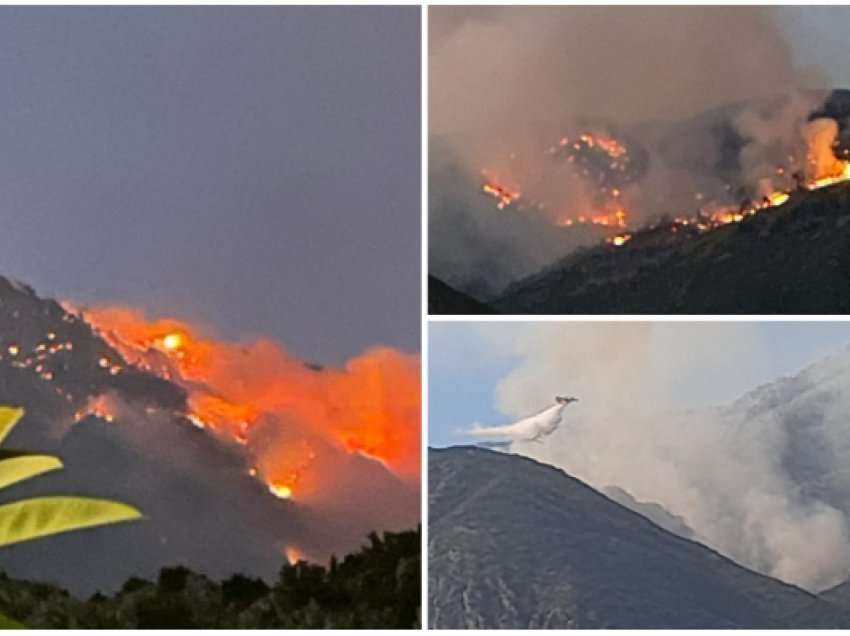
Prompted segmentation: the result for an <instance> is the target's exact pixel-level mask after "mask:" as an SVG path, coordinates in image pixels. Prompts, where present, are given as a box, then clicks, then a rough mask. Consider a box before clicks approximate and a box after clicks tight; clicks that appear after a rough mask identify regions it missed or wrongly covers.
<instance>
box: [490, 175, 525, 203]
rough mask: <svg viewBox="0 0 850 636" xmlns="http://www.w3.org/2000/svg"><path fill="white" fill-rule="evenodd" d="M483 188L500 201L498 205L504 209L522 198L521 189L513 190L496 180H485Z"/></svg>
mask: <svg viewBox="0 0 850 636" xmlns="http://www.w3.org/2000/svg"><path fill="white" fill-rule="evenodd" d="M485 176H486V174H485ZM481 190H482V192H484V193H486V194H489V195H490V196H491V197H493V198H494V199H496V200H497V201H498V203H497V204H496V207H497V208H498V209H500V210H504V209H505V208H506V207H507V206H509V205H511V204H512V203H513V202H514V201H517V200H518V199H519V198H520V193H519V191H515V190H511V189H510V188H508V187H507V186H504V185H501V184H499V183H497V182H496V181H485V182H484V184H483V185H482V186H481Z"/></svg>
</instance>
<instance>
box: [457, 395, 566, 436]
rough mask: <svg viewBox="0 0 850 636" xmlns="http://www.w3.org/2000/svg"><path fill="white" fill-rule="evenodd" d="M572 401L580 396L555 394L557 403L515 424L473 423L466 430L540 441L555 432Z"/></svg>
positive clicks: (476, 434) (475, 434)
mask: <svg viewBox="0 0 850 636" xmlns="http://www.w3.org/2000/svg"><path fill="white" fill-rule="evenodd" d="M570 402H578V398H574V397H561V396H560V395H558V396H555V404H553V405H552V406H549V407H546V408H545V409H543V410H542V411H540V412H539V413H535V414H534V415H530V416H528V417H525V418H523V419H521V420H519V421H517V422H514V423H513V424H507V425H505V426H481V425H480V424H473V425H472V428H471V429H470V430H468V431H466V432H467V433H468V434H470V435H474V436H475V437H506V438H508V439H509V440H510V441H512V442H540V441H541V438H542V437H546V436H547V435H551V434H552V433H554V432H555V431H556V430H557V428H558V425H559V424H560V423H561V412H562V411H563V410H564V407H565V406H566V405H567V404H569V403H570Z"/></svg>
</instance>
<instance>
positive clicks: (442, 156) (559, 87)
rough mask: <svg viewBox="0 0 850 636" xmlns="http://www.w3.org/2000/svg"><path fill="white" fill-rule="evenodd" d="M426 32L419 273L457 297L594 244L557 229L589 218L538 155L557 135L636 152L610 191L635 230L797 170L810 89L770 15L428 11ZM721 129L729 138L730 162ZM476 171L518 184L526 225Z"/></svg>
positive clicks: (818, 83)
mask: <svg viewBox="0 0 850 636" xmlns="http://www.w3.org/2000/svg"><path fill="white" fill-rule="evenodd" d="M430 20H431V23H430V24H431V26H430V37H431V43H430V44H431V48H430V58H429V64H430V91H429V99H430V104H429V108H430V111H429V125H430V133H431V148H432V156H431V177H430V192H431V200H430V204H429V207H430V215H431V216H430V226H431V228H430V229H431V236H432V239H431V241H430V242H429V249H430V258H431V261H430V262H431V267H432V272H434V273H435V274H436V275H438V276H440V277H442V278H446V279H447V280H449V281H450V282H453V283H454V284H455V285H457V286H459V287H461V288H465V289H467V290H469V291H478V290H484V291H485V293H486V292H489V293H491V294H492V293H494V292H493V291H492V290H499V289H501V288H502V287H504V285H505V284H507V283H508V282H510V280H512V278H516V277H519V276H523V275H526V274H528V273H531V272H533V271H535V270H537V269H539V268H540V267H541V263H548V262H551V261H552V260H553V259H554V258H556V257H558V256H563V255H565V254H567V253H568V252H570V251H571V250H573V249H575V247H576V246H579V245H586V244H589V243H592V242H595V241H598V240H599V238H600V233H599V232H598V231H597V232H595V233H590V234H588V233H585V234H584V235H583V236H575V235H574V233H572V232H561V231H559V230H560V228H555V227H554V225H556V224H557V223H559V222H562V221H563V219H565V218H577V217H579V216H580V215H588V214H590V213H591V212H592V211H593V210H594V209H598V206H599V201H598V197H597V196H596V188H597V187H598V185H599V184H598V183H597V182H596V181H594V179H592V178H587V177H588V175H582V174H580V173H577V172H576V171H571V170H570V169H569V167H568V166H566V165H565V164H564V163H563V162H556V161H554V160H553V157H552V155H551V154H550V153H547V152H546V150H547V149H549V148H551V147H552V146H553V144H557V143H558V140H559V139H561V138H562V137H563V136H565V135H566V136H569V137H570V138H571V139H573V138H575V136H576V135H577V134H579V133H580V132H582V131H594V132H596V133H597V134H598V133H607V134H611V135H613V136H615V137H618V138H622V139H625V140H626V141H627V142H630V143H627V146H629V147H631V148H633V149H636V148H639V149H642V150H643V151H644V152H645V156H642V157H634V162H635V163H636V164H638V167H639V168H640V169H641V174H640V175H637V176H639V178H638V179H635V180H634V181H632V182H631V183H629V184H627V185H625V186H624V187H623V188H622V190H623V192H622V199H621V200H622V201H623V202H625V203H626V204H627V207H628V211H629V213H630V217H631V223H632V224H633V225H635V224H641V223H643V222H648V221H651V220H654V219H655V218H657V217H658V216H660V215H663V214H681V213H688V214H690V213H692V212H695V211H696V209H697V208H698V207H699V205H700V204H701V203H702V202H708V201H712V200H714V199H717V200H718V203H720V204H740V203H741V198H743V197H745V196H760V195H762V194H763V191H764V190H765V189H766V188H767V187H768V182H767V181H765V179H772V180H773V181H776V182H777V184H779V183H788V182H790V175H791V173H792V172H794V167H792V168H790V169H788V170H787V175H786V176H785V179H780V178H779V175H777V174H776V168H777V165H785V164H786V163H787V157H788V155H789V154H791V153H790V152H789V151H794V152H795V153H796V155H797V158H798V159H802V157H801V153H799V152H797V151H798V150H799V146H800V145H801V144H802V143H803V141H804V140H803V136H802V126H801V121H804V120H803V118H804V117H805V115H807V114H808V113H810V112H811V111H812V110H813V109H814V108H815V107H816V106H817V105H818V104H819V103H821V102H822V101H823V99H824V96H823V95H822V94H818V95H815V94H812V93H806V92H805V91H806V90H807V89H811V88H822V87H823V86H824V83H823V79H822V78H821V77H820V76H819V75H818V73H816V72H815V71H813V70H811V69H801V68H799V67H798V66H797V65H796V64H795V60H794V59H793V56H792V54H791V50H790V47H789V45H788V43H787V42H786V40H785V37H784V35H783V33H782V31H781V29H780V27H779V25H778V23H777V19H776V13H775V10H774V9H773V8H770V7H743V6H739V7H698V6H692V7H628V6H617V7H578V6H576V7H521V8H520V7H498V8H493V7H486V8H485V7H482V8H470V7H464V8H457V7H435V8H434V9H433V10H432V11H431V12H430ZM781 95H787V96H790V97H789V98H788V100H787V101H782V100H780V101H779V102H778V103H777V102H776V99H775V98H777V97H778V96H781ZM770 98H773V99H772V101H771V99H770ZM766 100H767V101H768V102H769V103H766ZM732 104H736V105H737V106H736V107H735V108H736V109H737V110H736V111H735V112H732V111H730V112H728V113H726V112H725V111H723V108H725V107H728V106H730V105H732ZM722 122H723V123H724V125H725V126H726V127H727V128H728V133H729V134H731V135H738V136H740V138H741V139H740V141H739V142H736V143H740V145H741V146H742V147H741V148H735V149H734V150H733V155H732V156H731V157H729V156H728V153H729V152H730V148H729V145H728V139H726V138H724V134H725V133H722V134H718V129H719V128H720V123H722ZM739 152H740V157H739V156H738V153H739ZM800 165H802V162H801V163H800ZM795 167H796V166H795ZM482 169H486V170H487V173H488V174H490V175H495V176H496V177H497V178H498V179H501V180H503V181H507V182H510V183H514V184H517V185H518V186H519V188H520V189H521V191H522V193H523V200H524V201H525V202H526V204H527V205H526V207H525V208H523V212H525V213H524V214H518V213H516V212H515V214H514V215H509V214H504V212H505V211H501V212H499V211H497V210H495V209H494V206H493V205H492V202H491V201H487V200H486V199H484V198H483V197H482V195H481V193H480V184H481V176H480V171H481V170H482ZM592 176H593V175H590V177H592ZM461 183H463V186H461V185H460V184H461ZM695 196H697V197H698V199H695ZM488 204H489V205H488ZM532 209H533V210H534V212H533V213H532V214H529V213H528V212H529V211H530V210H532ZM515 217H519V218H515ZM541 226H548V231H549V234H550V235H553V236H550V237H549V240H548V241H541V240H540V239H539V238H538V237H539V236H540V235H541V234H543V233H544V232H543V231H542V230H541V229H540V228H541Z"/></svg>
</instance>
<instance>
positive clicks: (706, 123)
mask: <svg viewBox="0 0 850 636" xmlns="http://www.w3.org/2000/svg"><path fill="white" fill-rule="evenodd" d="M795 99H796V101H800V102H805V103H807V104H810V105H814V104H818V103H820V104H821V105H820V106H817V107H814V106H811V107H812V108H813V110H812V112H811V113H810V114H809V118H810V119H814V118H818V117H824V116H826V117H830V118H832V119H834V120H835V121H836V122H837V123H838V126H839V136H838V144H837V150H836V152H839V153H843V154H842V156H847V152H850V126H848V122H850V91H847V90H840V89H839V90H834V91H831V92H828V93H824V92H821V91H817V92H815V91H813V92H810V93H806V94H799V95H795ZM788 103H789V99H788V98H787V97H783V96H777V97H773V98H767V99H761V100H752V101H749V102H745V103H737V104H730V105H728V106H724V107H721V108H716V109H713V110H710V111H707V112H705V113H702V114H700V115H698V116H695V117H691V118H688V119H686V120H683V121H679V122H649V123H646V124H641V125H638V126H635V127H632V128H630V129H628V130H623V131H617V136H618V137H622V138H623V139H625V140H627V141H628V143H627V145H628V147H629V153H630V156H633V161H632V162H631V163H630V166H631V168H632V169H633V170H634V172H635V178H634V181H635V183H644V185H645V187H642V188H641V193H642V197H643V198H645V199H646V201H644V202H643V204H642V205H643V209H644V210H645V212H646V213H647V214H646V217H645V218H647V219H651V220H652V219H654V220H653V222H652V224H651V225H647V226H643V227H641V228H638V227H636V228H635V229H632V230H630V231H629V233H630V234H631V239H630V240H629V241H628V242H627V243H625V244H624V245H622V246H619V247H618V246H614V245H611V244H607V243H605V242H604V241H603V240H602V239H603V237H601V236H596V237H595V238H592V237H584V238H583V240H581V241H579V240H575V241H573V245H572V247H570V248H569V249H568V248H567V247H566V245H567V243H566V241H565V240H562V241H561V242H560V243H557V244H553V245H550V244H546V245H544V240H543V238H542V237H545V236H546V234H545V233H540V234H535V235H533V236H530V237H524V235H523V234H522V233H521V232H520V228H519V227H514V226H512V227H511V228H510V232H506V233H507V235H508V236H507V238H506V237H503V236H499V240H498V241H496V240H495V239H493V238H492V237H493V236H495V235H496V234H495V230H494V229H492V228H490V227H487V228H486V231H485V229H484V226H483V225H482V224H481V223H478V224H477V225H473V226H472V227H473V229H476V230H477V231H479V236H478V241H479V242H484V243H486V241H493V242H494V245H493V246H492V249H491V251H490V252H487V253H486V255H485V256H486V258H485V256H482V252H483V251H484V250H483V248H480V247H477V245H478V243H474V242H473V240H472V239H471V238H469V236H468V235H469V234H470V232H471V230H470V229H469V228H468V227H466V226H463V224H462V223H461V222H460V221H458V220H457V219H458V218H459V217H460V218H462V217H463V215H462V213H461V211H462V210H465V209H466V208H468V207H470V206H471V204H466V207H464V205H463V204H462V203H461V202H460V197H459V196H455V197H450V196H449V194H451V193H448V194H447V193H446V192H443V190H445V189H447V188H448V187H449V186H448V185H447V184H448V183H449V181H448V179H446V178H441V179H440V180H439V181H433V180H432V182H433V183H436V184H437V185H435V186H432V190H435V191H436V192H435V193H433V194H432V199H433V202H432V204H431V210H430V212H429V214H430V215H431V217H434V218H438V219H441V218H444V217H445V219H447V220H444V221H443V223H442V224H441V225H440V226H439V230H440V231H439V232H437V231H436V229H435V228H434V227H433V226H434V223H433V222H432V229H431V235H430V236H431V238H430V239H429V250H430V251H431V254H432V257H431V259H430V263H431V265H429V267H431V273H432V274H434V275H437V276H439V277H440V279H441V280H443V281H448V282H449V284H450V285H451V286H452V287H453V288H454V289H456V290H460V291H462V292H464V293H465V294H467V295H469V296H470V297H471V299H472V300H473V301H476V302H479V303H483V304H484V305H485V306H486V307H487V308H488V310H489V311H495V312H496V313H500V314H518V315H521V314H620V313H622V314H673V313H675V314H788V313H791V314H846V313H848V312H849V311H850V294H846V293H843V292H845V291H847V289H848V285H850V280H848V275H847V272H848V271H850V269H848V267H850V255H848V250H847V249H846V248H847V245H848V244H849V242H850V225H848V219H850V195H848V187H850V186H848V184H846V183H844V184H840V185H836V186H833V187H828V188H823V189H821V190H819V191H815V192H809V191H805V190H800V191H797V192H795V193H793V195H792V197H791V199H790V200H789V201H788V202H787V203H785V204H784V205H782V206H779V207H776V208H773V209H770V210H765V211H762V212H760V213H759V214H757V215H755V216H752V217H747V218H745V219H744V220H743V221H742V222H740V223H732V224H729V225H727V226H724V227H721V228H719V229H716V230H713V231H710V232H707V233H704V234H701V233H699V232H698V231H697V230H696V229H695V228H694V227H693V226H683V225H681V224H676V223H672V222H670V221H668V220H665V217H664V216H663V215H664V214H665V213H672V212H676V213H677V214H678V212H679V211H682V210H690V209H691V208H692V206H693V196H694V195H693V193H692V192H690V190H689V189H688V188H684V189H682V188H680V189H678V190H677V189H675V188H674V191H675V192H676V195H675V196H673V194H670V193H668V192H667V188H663V187H659V186H658V185H657V184H656V185H652V184H651V183H649V182H648V181H646V182H644V180H645V179H646V178H647V175H651V174H653V173H663V174H667V173H669V174H672V175H687V176H686V178H684V179H683V182H685V183H691V180H693V181H694V182H711V183H714V184H715V185H716V184H717V183H722V184H724V187H725V189H726V190H727V192H726V194H725V195H724V197H725V196H726V195H729V194H730V193H731V198H729V200H733V201H744V200H746V199H747V198H748V197H749V196H751V194H752V187H753V183H752V182H751V181H752V177H751V176H749V175H747V171H746V170H745V169H744V167H743V166H742V158H741V157H742V155H744V154H746V153H744V148H745V147H746V146H747V144H748V143H749V140H748V139H746V138H745V136H744V135H743V133H742V132H741V131H740V130H739V126H738V123H739V120H740V117H741V115H742V114H743V113H745V112H746V113H748V114H750V115H752V114H754V113H759V114H760V115H762V116H765V117H768V118H769V117H771V116H773V117H777V118H779V119H781V117H779V116H778V115H777V113H779V112H781V111H782V108H784V106H785V105H787V104H788ZM648 148H652V149H653V151H652V152H648V151H647V149H648ZM453 187H454V188H455V190H458V189H459V186H453ZM465 187H466V190H468V191H475V187H473V186H472V185H471V184H470V183H467V184H466V186H465ZM679 190H681V192H680V191H679ZM452 192H453V191H452ZM685 193H687V196H686V197H685V200H679V199H680V198H681V197H682V196H684V194H685ZM437 195H439V196H437ZM444 199H448V201H444ZM438 204H439V205H441V206H442V207H444V208H446V209H445V210H443V209H442V208H441V207H438ZM503 212H504V211H503ZM467 214H469V213H468V212H467ZM504 218H505V217H504V215H492V214H491V219H490V220H489V222H490V223H491V224H495V223H496V220H501V219H504ZM448 219H451V220H452V221H454V223H453V224H452V223H449V220H448ZM575 228H576V226H573V227H572V228H560V227H554V226H551V225H550V232H552V233H558V234H560V233H562V230H565V229H568V230H573V229H575ZM461 229H463V230H464V234H463V235H464V237H466V238H465V239H464V242H462V243H460V244H459V245H458V246H457V247H453V248H452V249H446V250H441V249H439V244H440V243H441V242H449V241H452V240H454V237H455V235H457V234H459V233H460V231H461ZM520 236H522V237H524V238H523V241H522V243H521V244H520V240H519V238H518V237H520ZM485 239H486V241H485ZM510 239H513V241H514V242H513V243H512V242H511V240H510ZM547 240H548V239H547ZM509 245H515V246H517V245H518V246H519V247H516V251H517V252H518V253H519V254H521V255H527V254H532V255H533V256H534V257H535V258H534V259H532V260H530V262H529V263H526V264H525V267H524V268H522V269H520V270H511V271H504V272H502V273H501V275H500V276H498V277H494V278H495V282H494V283H493V284H491V285H490V286H489V287H487V286H484V285H480V284H478V283H477V281H478V279H480V278H486V277H487V276H488V275H489V274H490V272H493V271H496V270H497V268H499V267H501V268H504V267H507V264H508V263H512V262H514V261H516V260H517V259H518V258H519V256H516V255H513V254H512V253H511V251H510V250H509V249H508V246H509ZM557 250H560V251H557ZM443 252H447V253H448V256H445V255H444V256H443V258H441V259H438V258H436V257H435V255H442V254H443ZM449 256H451V257H452V258H449ZM464 258H467V259H468V260H469V262H467V261H466V260H464ZM541 261H542V262H541ZM535 265H536V266H535ZM500 271H501V270H500ZM517 271H521V272H522V273H521V274H519V275H516V272H517ZM508 274H514V276H513V277H512V278H510V279H506V277H507V275H508ZM496 283H499V284H496ZM438 298H439V296H438ZM466 307H467V308H468V310H469V311H467V312H464V313H470V314H475V313H482V312H480V311H476V306H475V305H474V304H467V305H466ZM431 313H434V314H438V313H450V312H449V311H446V310H444V309H443V307H442V306H441V305H440V304H439V303H433V307H431ZM458 313H460V312H458Z"/></svg>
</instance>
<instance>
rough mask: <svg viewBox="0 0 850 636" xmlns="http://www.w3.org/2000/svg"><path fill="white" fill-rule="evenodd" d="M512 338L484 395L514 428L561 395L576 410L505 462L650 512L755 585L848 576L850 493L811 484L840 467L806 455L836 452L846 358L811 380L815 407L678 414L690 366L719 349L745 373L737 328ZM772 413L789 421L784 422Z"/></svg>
mask: <svg viewBox="0 0 850 636" xmlns="http://www.w3.org/2000/svg"><path fill="white" fill-rule="evenodd" d="M522 334H523V335H522V336H521V337H519V338H518V339H517V341H516V342H515V343H514V348H513V350H512V353H513V354H515V355H517V356H518V357H519V364H518V366H517V367H516V368H515V370H514V371H512V372H511V373H510V374H509V375H508V376H506V377H505V378H504V379H503V380H502V382H501V383H500V385H499V388H498V405H499V407H500V408H501V410H502V411H504V412H505V413H506V414H509V415H511V416H513V417H521V416H524V415H527V414H528V413H530V412H533V411H535V410H538V409H540V408H541V406H542V405H545V404H548V403H549V402H550V401H551V399H552V396H553V395H560V394H563V393H564V392H569V393H570V394H575V395H577V396H578V397H579V398H580V401H579V402H577V403H575V404H573V405H570V407H569V409H568V411H567V412H565V416H564V421H563V423H562V425H561V428H560V429H559V430H558V431H557V432H556V433H555V434H554V435H552V436H551V437H550V438H547V439H546V441H545V443H544V444H539V443H522V442H517V443H514V444H513V445H512V447H511V450H512V451H513V452H519V453H522V454H526V455H529V456H532V457H535V458H538V459H540V460H542V461H546V462H548V463H551V464H554V465H557V466H560V467H562V468H563V469H564V470H566V471H567V472H568V473H570V474H572V475H574V476H576V477H578V478H580V479H582V480H585V481H587V482H588V483H590V484H591V485H593V486H594V487H596V488H598V489H605V488H608V487H612V486H613V487H619V488H622V489H623V490H625V491H627V492H628V493H629V494H631V495H632V496H633V497H635V498H636V499H638V500H641V501H649V502H657V503H659V504H661V505H662V506H664V507H665V508H666V509H667V510H668V511H669V512H671V513H673V514H675V515H678V516H680V517H682V518H683V519H684V522H685V523H686V524H687V525H688V526H689V527H690V528H691V529H692V530H693V531H694V533H695V538H696V539H697V540H698V541H701V542H703V543H706V544H707V545H709V546H711V547H713V548H715V549H717V550H718V551H720V552H721V553H723V554H725V555H727V556H729V557H731V558H732V559H734V560H736V561H738V562H739V563H741V564H743V565H746V566H748V567H751V568H753V569H756V570H758V571H761V572H763V573H765V574H768V575H771V576H774V577H777V578H779V579H781V580H784V581H787V582H790V583H794V584H798V585H801V586H803V587H806V588H808V589H811V590H820V589H824V588H827V587H829V586H832V585H835V584H837V583H839V582H841V581H843V580H845V579H846V578H848V574H850V505H848V500H850V497H848V496H847V492H848V490H847V488H849V487H850V484H847V483H842V484H837V483H836V484H835V485H834V488H832V490H829V489H828V488H827V487H826V486H824V484H831V483H832V482H834V481H835V476H836V475H839V476H840V475H843V474H844V465H845V464H846V461H847V457H846V455H845V454H843V453H842V452H838V451H837V450H836V452H825V453H819V452H816V451H817V449H822V448H823V449H833V450H835V449H840V448H846V447H847V441H848V440H847V435H846V434H844V432H843V431H844V430H845V429H846V426H845V424H846V417H847V413H848V412H850V400H848V398H847V396H846V393H844V392H841V386H842V385H844V384H845V383H846V378H847V372H848V368H847V367H848V365H850V358H848V356H847V355H846V354H845V355H844V356H843V357H840V359H839V362H841V364H840V365H838V366H842V365H843V366H842V369H843V370H837V371H835V372H834V374H833V373H832V372H830V373H828V374H827V375H829V376H830V378H829V379H827V378H823V379H821V380H818V381H817V382H816V383H814V385H815V386H820V385H821V384H822V383H823V385H824V386H825V387H827V388H824V389H822V390H823V396H824V397H823V398H820V397H818V398H813V399H811V400H810V401H809V402H807V403H805V404H802V403H801V402H800V401H799V400H797V401H796V402H795V398H799V396H800V395H801V392H802V391H803V388H801V387H800V386H795V387H791V388H789V389H788V391H787V394H786V393H785V392H779V393H777V394H776V395H773V394H771V395H770V396H768V397H767V398H765V400H766V402H765V403H766V404H768V405H769V406H770V408H761V407H760V408H759V409H751V408H750V406H752V405H747V404H738V403H735V404H734V405H732V406H730V407H723V408H706V409H700V410H691V411H685V410H683V408H682V406H681V405H682V403H683V400H682V398H681V395H680V392H681V391H683V390H686V389H687V386H688V383H689V382H692V381H693V380H692V378H693V374H694V373H695V372H696V369H697V368H701V369H704V368H706V367H708V368H711V367H713V366H716V367H718V368H720V369H723V368H724V365H728V359H727V357H726V356H727V354H726V353H725V352H726V351H733V350H737V351H738V352H741V351H744V352H747V354H748V355H746V356H742V355H737V356H736V358H735V359H736V360H739V359H741V358H747V359H752V360H753V362H752V364H758V361H759V360H763V359H764V358H765V357H767V356H769V353H768V352H767V351H763V350H761V348H760V346H759V345H757V344H756V343H757V339H756V338H755V337H753V332H752V331H751V327H750V326H747V325H746V324H742V323H736V324H734V325H720V324H715V325H664V326H653V325H650V324H642V323H627V324H623V323H618V324H613V323H612V324H569V325H562V324H558V325H551V324H550V325H536V326H534V328H533V329H526V330H525V331H523V332H522ZM718 343H723V344H722V346H719V345H718ZM842 361H843V362H842ZM836 364H837V363H836ZM833 366H835V365H833ZM725 368H727V369H728V366H726V367H725ZM720 373H721V372H720V371H718V374H720ZM833 376H834V377H833ZM827 381H829V382H831V384H829V385H826V384H825V383H826V382H827ZM717 382H718V383H723V384H726V385H727V386H728V385H729V383H730V382H734V377H721V376H720V375H718V378H717ZM789 382H790V381H789ZM750 388H752V387H741V388H740V393H739V394H743V393H744V392H745V391H746V390H748V389H750ZM806 390H808V388H806ZM786 402H787V403H789V405H790V406H789V408H798V409H802V411H803V412H801V413H799V414H797V415H795V416H791V415H788V413H787V412H786V411H784V410H783V409H784V408H785V406H786ZM762 406H764V405H762ZM812 409H815V410H816V411H817V412H813V411H812ZM813 422H820V423H819V424H818V425H817V426H815V425H813V424H812V423H813ZM815 454H816V455H817V456H816V457H815ZM844 481H846V479H845V480H844Z"/></svg>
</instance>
